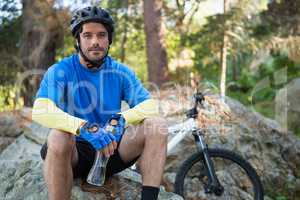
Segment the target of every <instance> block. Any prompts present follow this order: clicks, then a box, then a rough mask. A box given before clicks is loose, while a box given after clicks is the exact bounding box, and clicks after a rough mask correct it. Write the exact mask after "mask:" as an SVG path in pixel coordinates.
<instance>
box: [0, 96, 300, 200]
mask: <svg viewBox="0 0 300 200" xmlns="http://www.w3.org/2000/svg"><path fill="white" fill-rule="evenodd" d="M173 92H174V91H173ZM188 93H189V91H187V90H183V92H182V93H181V94H182V95H181V97H179V98H176V94H175V93H174V94H173V93H172V92H171V93H168V95H166V94H162V96H161V97H160V98H161V100H162V101H161V106H162V112H163V114H164V116H165V117H166V119H168V122H169V124H170V126H171V125H173V124H176V123H181V122H183V121H184V115H183V111H184V110H186V109H187V108H188V107H189V106H190V103H189V102H190V98H187V97H188V96H190V95H188ZM204 108H205V109H203V110H202V111H201V115H200V117H199V119H198V122H200V125H201V127H202V128H204V129H205V130H206V140H207V142H208V144H209V146H210V147H222V148H227V149H230V150H233V151H235V152H237V153H239V154H240V155H242V156H243V157H244V158H246V159H247V160H248V161H249V162H250V163H251V164H252V166H253V167H254V168H255V169H256V171H257V173H258V174H259V175H260V177H261V180H262V182H263V185H264V188H265V193H266V197H265V199H274V200H275V199H276V197H279V196H285V197H286V198H287V199H292V200H297V199H300V198H299V197H300V178H299V176H300V171H299V169H300V140H299V138H297V137H296V136H294V134H293V133H291V132H287V131H283V129H282V128H281V127H280V126H279V124H278V123H277V122H276V121H273V120H270V119H267V118H264V117H263V116H261V115H260V114H258V113H256V112H253V111H251V110H249V109H247V108H245V107H244V106H243V105H242V104H240V103H239V102H237V101H234V100H232V99H229V98H227V99H226V101H225V103H224V102H222V101H221V100H220V99H219V97H218V96H215V95H209V96H207V98H206V103H205V105H204ZM0 127H1V129H0V137H1V138H0V152H2V153H1V154H0V167H1V172H0V182H1V183H2V184H1V185H0V197H3V198H4V199H9V200H10V199H13V200H15V199H16V200H17V199H46V195H47V190H46V188H45V184H44V180H43V178H42V172H41V169H42V162H41V160H40V157H39V149H40V147H41V144H42V143H43V142H44V141H45V138H46V136H47V133H48V131H49V130H48V129H46V128H43V127H40V126H39V125H37V124H35V123H32V122H31V119H30V109H23V110H22V111H18V112H14V113H1V114H0ZM194 151H195V145H194V142H193V140H192V138H191V137H190V136H188V137H186V138H185V139H184V141H183V142H182V143H180V144H179V145H178V146H177V147H176V150H175V151H174V152H172V153H171V154H170V155H169V156H168V159H167V164H166V167H165V174H164V180H163V187H162V188H161V191H162V192H161V193H160V194H161V196H160V199H181V198H180V197H179V196H176V195H174V194H173V193H170V192H172V191H173V183H174V180H175V175H176V171H177V169H178V167H179V166H180V164H181V163H182V162H183V160H184V159H186V158H187V157H188V156H189V155H191V154H192V153H193V152H194ZM139 181H140V177H139V175H138V174H136V173H133V172H131V171H128V170H127V171H125V172H124V173H122V174H120V175H118V176H116V177H114V179H113V180H112V181H110V182H109V183H107V187H106V188H105V187H104V188H102V189H98V188H91V187H89V186H88V185H86V184H83V183H81V182H80V181H77V182H76V183H75V184H74V187H73V190H72V199H138V198H139V196H138V195H139V190H140V186H141V184H140V182H139ZM165 190H166V191H167V192H165ZM95 191H96V193H95Z"/></svg>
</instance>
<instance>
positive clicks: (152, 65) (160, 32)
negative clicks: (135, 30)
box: [144, 0, 168, 86]
mask: <svg viewBox="0 0 300 200" xmlns="http://www.w3.org/2000/svg"><path fill="white" fill-rule="evenodd" d="M162 4H163V2H162V0H144V22H145V33H146V45H147V65H148V80H149V81H150V82H151V83H155V84H157V85H158V86H161V85H162V84H163V83H165V82H166V81H167V80H168V60H167V52H166V48H165V45H164V42H163V39H164V29H163V24H162V17H161V9H162Z"/></svg>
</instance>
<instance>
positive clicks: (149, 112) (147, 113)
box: [120, 99, 159, 125]
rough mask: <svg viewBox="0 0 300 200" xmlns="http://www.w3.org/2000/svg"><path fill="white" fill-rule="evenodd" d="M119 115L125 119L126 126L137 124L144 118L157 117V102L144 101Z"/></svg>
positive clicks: (151, 100)
mask: <svg viewBox="0 0 300 200" xmlns="http://www.w3.org/2000/svg"><path fill="white" fill-rule="evenodd" d="M120 114H122V116H123V117H124V118H125V120H126V124H127V125H128V124H138V123H140V122H141V121H143V120H144V119H145V118H149V117H153V116H158V115H159V106H158V102H157V101H156V100H154V99H146V100H144V101H143V102H141V103H139V104H137V105H136V106H134V107H133V108H131V109H128V110H126V111H123V112H121V113H120Z"/></svg>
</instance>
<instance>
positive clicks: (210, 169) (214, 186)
mask: <svg viewBox="0 0 300 200" xmlns="http://www.w3.org/2000/svg"><path fill="white" fill-rule="evenodd" d="M192 134H193V136H194V139H195V142H196V145H197V149H198V151H199V152H201V153H202V155H203V158H204V167H205V169H206V170H207V178H208V183H207V184H205V187H204V189H205V193H214V194H216V195H217V196H221V195H222V193H223V192H224V188H223V187H222V185H221V184H220V182H219V180H218V177H217V176H216V173H215V169H214V164H213V162H212V160H211V158H210V155H209V152H208V146H207V144H206V143H205V141H204V138H203V133H202V132H201V130H199V129H198V130H193V132H192Z"/></svg>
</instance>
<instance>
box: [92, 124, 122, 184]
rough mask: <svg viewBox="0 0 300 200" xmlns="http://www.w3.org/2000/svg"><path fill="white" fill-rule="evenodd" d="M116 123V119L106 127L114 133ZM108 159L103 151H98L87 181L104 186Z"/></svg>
mask: <svg viewBox="0 0 300 200" xmlns="http://www.w3.org/2000/svg"><path fill="white" fill-rule="evenodd" d="M113 125H116V120H112V121H111V122H110V124H108V125H107V126H106V127H105V130H106V131H110V132H111V133H114V127H113ZM108 159H109V158H107V157H106V156H105V155H104V153H103V152H101V151H96V155H95V160H94V163H93V166H92V168H91V170H90V172H89V174H88V177H87V180H86V181H87V182H88V183H89V184H91V185H95V186H103V185H104V182H105V174H106V165H107V162H108Z"/></svg>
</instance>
